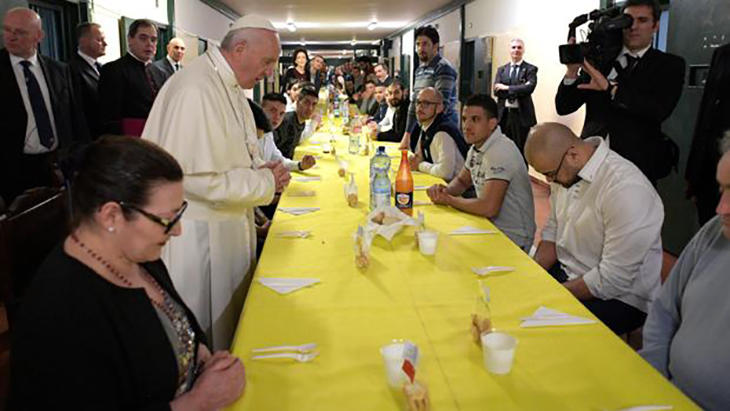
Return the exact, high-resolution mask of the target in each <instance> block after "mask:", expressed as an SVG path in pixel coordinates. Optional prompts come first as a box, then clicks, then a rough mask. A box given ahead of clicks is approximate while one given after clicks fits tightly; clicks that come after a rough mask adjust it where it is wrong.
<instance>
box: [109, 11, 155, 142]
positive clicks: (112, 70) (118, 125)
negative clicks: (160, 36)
mask: <svg viewBox="0 0 730 411" xmlns="http://www.w3.org/2000/svg"><path fill="white" fill-rule="evenodd" d="M127 48H128V52H127V53H126V54H125V55H124V56H122V57H120V58H119V59H117V60H114V61H112V62H110V63H107V64H105V65H104V66H103V67H102V68H101V76H100V78H99V98H100V100H101V104H100V113H101V122H102V128H103V130H104V132H106V133H110V134H123V135H130V136H137V137H139V136H140V135H141V134H142V130H143V129H144V124H145V122H146V121H147V116H148V115H149V113H150V110H151V109H152V103H153V102H154V101H155V97H156V96H157V92H158V91H159V90H160V88H162V84H163V83H164V82H165V80H166V79H167V74H165V73H164V72H162V71H161V70H160V69H159V68H157V67H156V66H155V65H154V64H152V58H154V56H155V52H156V51H157V26H156V25H155V23H153V22H151V21H149V20H144V19H142V20H135V21H134V22H132V25H131V26H129V33H128V34H127Z"/></svg>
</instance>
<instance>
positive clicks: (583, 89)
mask: <svg viewBox="0 0 730 411" xmlns="http://www.w3.org/2000/svg"><path fill="white" fill-rule="evenodd" d="M623 11H624V13H626V14H629V15H631V16H632V17H633V20H634V21H633V25H632V26H631V27H629V28H626V29H624V31H623V44H624V47H623V50H622V51H621V52H620V53H619V55H618V57H617V58H616V61H615V63H614V65H613V67H611V68H609V69H608V70H607V71H608V72H607V73H605V72H604V73H601V72H600V71H599V70H598V69H596V68H595V67H593V65H591V63H590V62H587V61H586V62H584V63H583V64H582V65H580V64H569V65H568V67H567V71H566V74H565V77H564V78H563V81H562V82H561V84H560V87H559V88H558V93H557V95H556V96H555V106H556V109H557V111H558V114H560V115H565V114H570V113H573V112H575V111H576V110H578V108H580V106H582V105H583V104H585V105H586V118H585V124H584V126H583V132H582V133H581V137H582V138H587V137H590V136H602V137H604V138H606V137H608V139H609V142H610V145H611V149H612V150H614V151H616V152H617V153H619V154H620V155H621V156H623V157H625V158H626V159H628V160H630V161H631V162H633V163H634V164H635V165H636V166H637V167H639V169H641V171H642V172H643V173H644V174H645V175H646V176H647V178H648V179H649V181H651V182H652V183H653V184H654V185H656V182H657V180H658V179H660V178H662V177H665V176H666V175H667V174H669V171H670V170H671V167H672V166H673V164H672V163H673V162H674V159H673V158H672V157H673V153H674V149H673V148H672V145H674V143H673V142H672V141H671V140H669V139H667V138H665V137H664V135H663V134H662V131H661V124H662V122H663V121H664V120H666V119H667V117H669V115H670V114H671V113H672V111H673V110H674V107H675V106H676V105H677V102H678V101H679V97H680V95H681V94H682V86H683V84H684V71H685V64H684V60H683V59H682V58H681V57H679V56H675V55H672V54H667V53H663V52H661V51H659V50H656V49H654V48H652V47H651V43H652V39H653V37H654V33H656V32H657V30H659V15H660V9H659V5H658V4H657V2H656V0H628V1H627V2H626V3H624V10H623ZM573 41H574V40H573ZM581 67H582V69H583V71H584V72H585V73H586V74H588V76H589V77H590V80H588V81H586V82H581V81H578V70H579V68H581ZM675 147H676V146H675Z"/></svg>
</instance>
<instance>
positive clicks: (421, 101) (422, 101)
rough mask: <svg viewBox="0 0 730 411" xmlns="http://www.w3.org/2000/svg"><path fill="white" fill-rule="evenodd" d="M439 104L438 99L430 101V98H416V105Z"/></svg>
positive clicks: (428, 105)
mask: <svg viewBox="0 0 730 411" xmlns="http://www.w3.org/2000/svg"><path fill="white" fill-rule="evenodd" d="M437 104H439V102H438V101H428V100H416V105H417V106H426V107H430V106H435V105H437Z"/></svg>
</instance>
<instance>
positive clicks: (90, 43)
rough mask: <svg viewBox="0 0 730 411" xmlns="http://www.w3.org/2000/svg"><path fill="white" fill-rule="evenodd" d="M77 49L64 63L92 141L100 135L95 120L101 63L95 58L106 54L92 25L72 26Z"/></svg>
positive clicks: (100, 35)
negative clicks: (73, 85)
mask: <svg viewBox="0 0 730 411" xmlns="http://www.w3.org/2000/svg"><path fill="white" fill-rule="evenodd" d="M76 39H77V41H78V44H79V48H78V50H77V51H76V54H74V55H72V56H71V59H70V60H69V62H68V65H69V67H70V68H71V74H73V79H74V82H75V84H76V87H77V90H78V92H79V100H81V101H82V102H83V103H84V115H85V117H86V122H87V123H88V125H89V134H90V135H91V137H92V138H93V139H96V138H97V137H99V135H101V132H102V131H101V121H100V119H99V72H100V71H101V64H100V63H99V62H98V61H97V59H98V58H99V57H101V56H103V55H104V54H106V41H105V38H104V32H103V31H102V30H101V27H100V26H99V25H98V24H96V23H90V22H85V23H81V24H79V25H78V27H76Z"/></svg>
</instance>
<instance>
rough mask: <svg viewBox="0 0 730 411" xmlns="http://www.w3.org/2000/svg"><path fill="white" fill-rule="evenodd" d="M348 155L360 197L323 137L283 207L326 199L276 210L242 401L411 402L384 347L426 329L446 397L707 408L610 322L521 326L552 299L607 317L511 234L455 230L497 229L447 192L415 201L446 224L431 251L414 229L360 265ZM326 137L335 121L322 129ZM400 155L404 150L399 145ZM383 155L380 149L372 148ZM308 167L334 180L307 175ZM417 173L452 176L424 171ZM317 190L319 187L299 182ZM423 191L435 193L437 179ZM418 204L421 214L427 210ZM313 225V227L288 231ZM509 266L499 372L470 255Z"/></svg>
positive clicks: (380, 245) (243, 333)
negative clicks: (298, 353)
mask: <svg viewBox="0 0 730 411" xmlns="http://www.w3.org/2000/svg"><path fill="white" fill-rule="evenodd" d="M337 139H338V144H337V146H336V149H337V153H338V155H339V156H340V157H341V158H343V159H345V160H347V161H348V163H349V170H350V171H354V172H355V176H356V181H357V185H358V188H359V193H358V194H359V203H358V205H357V207H355V208H351V207H348V206H347V204H346V201H345V197H344V194H343V185H344V183H345V179H343V178H341V177H339V176H338V174H337V169H338V168H339V165H338V164H337V162H336V160H335V158H334V157H333V156H332V155H331V154H324V153H323V152H322V151H323V149H322V145H321V144H309V145H304V146H300V147H298V149H297V155H298V156H301V155H303V154H306V153H311V154H316V155H317V156H318V157H319V159H318V160H317V167H316V168H315V169H312V170H308V172H306V173H302V174H294V175H293V179H292V183H291V184H290V186H289V188H288V189H287V191H286V192H285V193H284V194H283V196H282V198H281V201H280V203H279V207H320V210H319V211H317V212H314V213H310V214H305V215H300V216H293V215H289V214H284V213H282V212H281V211H277V213H276V215H275V217H274V220H273V224H272V226H271V229H270V232H269V236H268V239H267V240H266V243H265V246H264V249H263V253H262V255H261V258H260V261H259V263H258V267H257V269H256V272H255V275H254V280H253V283H252V285H251V288H250V290H249V293H248V296H247V300H246V303H245V307H244V310H243V312H242V314H241V317H240V321H239V324H238V328H237V332H236V336H235V339H234V342H233V345H232V351H233V353H234V354H235V355H237V356H238V357H239V358H241V359H242V360H243V361H244V363H245V365H246V373H247V386H246V390H245V393H244V395H243V397H242V398H241V399H239V400H238V402H236V403H235V404H234V405H233V406H232V407H231V408H230V409H232V410H343V409H346V410H398V409H403V408H404V404H403V399H402V397H401V396H400V395H399V394H396V393H394V392H393V391H391V390H390V389H389V388H388V386H387V384H386V378H385V371H384V366H383V362H382V359H381V355H380V352H379V349H380V347H382V346H383V345H386V344H388V343H389V342H391V341H392V340H394V339H406V340H410V341H412V342H414V343H415V344H416V345H417V346H418V348H419V350H420V353H421V359H420V364H419V367H418V371H417V375H416V379H418V380H419V381H423V382H425V384H426V385H427V387H428V390H429V395H430V400H431V404H432V408H433V409H434V410H485V409H496V410H512V409H523V410H615V409H620V408H624V407H630V406H638V405H647V404H660V405H671V406H673V407H674V409H675V410H684V409H697V407H696V406H695V405H694V404H693V403H692V402H691V400H689V399H688V398H687V397H685V396H684V395H683V394H682V393H681V392H680V391H679V390H678V389H677V388H675V387H674V386H673V385H672V384H671V383H669V382H668V381H667V380H665V379H664V378H663V377H662V376H661V375H660V374H659V373H657V372H656V371H655V370H654V369H653V368H652V367H651V366H650V365H649V364H648V363H646V362H644V361H643V360H642V359H641V358H640V357H639V356H638V355H637V354H636V353H635V352H634V351H633V350H632V349H631V348H630V347H629V346H628V345H626V344H625V343H624V342H623V341H621V340H620V339H619V338H618V337H616V336H615V335H614V334H613V333H611V331H610V330H609V329H608V328H606V327H605V326H604V325H603V324H601V323H600V322H598V323H596V324H590V325H578V326H562V327H544V328H520V318H522V317H525V316H529V315H531V314H532V313H533V312H534V311H535V310H536V309H537V308H538V307H540V306H545V307H549V308H554V309H557V310H560V311H563V312H566V313H570V314H574V315H579V316H584V317H590V318H595V317H593V315H592V314H591V313H590V312H589V311H588V310H587V309H585V308H584V307H583V305H581V304H580V302H578V301H577V300H576V299H575V298H573V296H572V295H571V294H570V293H569V292H568V291H566V289H565V288H564V287H563V286H561V285H560V284H558V283H557V282H556V281H555V280H554V279H552V277H551V276H550V275H548V274H547V273H546V272H545V271H544V270H543V269H542V268H541V267H540V266H539V265H537V264H536V263H535V262H534V261H533V260H532V259H530V258H529V257H528V256H527V255H526V254H525V253H524V252H522V251H521V250H520V249H519V248H518V247H517V246H515V245H514V244H513V243H511V242H510V241H509V240H508V239H507V237H506V236H504V235H503V234H501V233H499V234H490V235H472V236H450V235H448V234H447V233H449V232H450V231H452V230H454V229H456V228H459V227H462V226H466V225H469V226H473V227H478V228H485V229H495V230H496V228H495V227H494V226H493V225H492V224H491V223H490V222H489V221H488V220H487V219H484V218H479V217H476V216H472V215H469V214H466V213H462V212H459V211H457V210H454V209H451V208H448V207H442V206H434V205H423V206H416V207H415V208H414V210H415V212H418V211H421V212H423V213H424V215H425V221H426V227H427V228H429V229H432V230H436V231H438V232H439V239H438V250H437V253H436V255H435V256H432V257H426V256H423V255H421V254H420V253H419V252H418V250H417V248H416V247H415V242H414V235H413V230H414V229H413V228H411V227H409V228H407V229H405V230H404V231H403V232H401V233H400V234H399V235H397V236H396V237H395V238H394V239H393V241H392V242H390V243H389V242H387V241H385V240H384V239H382V238H380V237H378V238H376V239H375V241H374V242H373V247H372V250H371V255H370V266H369V267H368V268H367V269H366V270H359V269H358V268H356V266H355V261H354V253H353V233H354V232H355V231H356V229H357V226H358V225H359V224H364V223H365V220H366V215H367V214H368V211H369V209H368V199H369V197H368V158H367V157H365V156H359V155H354V156H353V155H348V154H347V140H346V138H345V137H344V136H338V137H337ZM312 140H313V141H314V142H315V143H316V142H317V140H318V141H319V142H321V143H325V142H327V141H328V140H329V136H328V135H326V134H319V135H315V136H314V137H313V139H312ZM388 151H389V154H390V155H391V157H392V162H393V168H396V167H397V166H398V164H399V153H398V152H397V150H396V147H395V146H394V145H389V146H388ZM371 155H372V153H371ZM302 175H309V176H320V177H321V181H306V182H304V181H297V178H298V177H301V176H302ZM414 179H415V184H416V186H419V185H431V184H434V183H437V182H439V181H438V179H436V178H434V177H431V176H429V175H425V174H421V173H414ZM305 190H313V191H315V192H316V195H315V196H314V197H295V196H292V195H291V194H292V193H294V194H296V193H297V192H301V191H305ZM415 199H416V200H421V201H427V200H428V197H427V196H426V193H425V192H424V191H416V193H415ZM414 214H415V213H414ZM292 230H310V231H311V233H312V235H311V236H310V237H309V238H306V239H291V238H280V237H277V235H276V234H277V233H279V232H283V231H292ZM486 265H507V266H513V267H515V271H514V272H511V273H507V274H500V275H494V276H491V277H488V278H487V279H486V280H483V281H484V282H485V283H486V284H487V285H488V286H489V287H490V289H491V304H490V307H491V313H492V318H493V322H494V326H495V327H496V328H497V329H498V330H500V331H504V332H507V333H509V334H511V335H513V336H515V337H516V338H517V339H518V341H519V342H518V347H517V351H516V356H515V362H514V367H513V369H512V372H511V373H510V374H508V375H504V376H496V375H492V374H490V373H488V372H487V370H486V369H485V368H484V365H483V360H482V351H481V348H480V347H479V346H477V345H476V344H475V343H474V342H473V341H472V338H471V333H470V314H471V313H472V312H473V309H474V307H475V301H476V298H477V297H478V296H479V295H480V294H479V291H478V280H477V276H476V275H475V274H473V273H472V272H471V269H470V268H471V267H474V266H486ZM259 277H307V278H310V277H314V278H319V279H320V280H321V283H320V284H317V285H315V286H312V287H309V288H305V289H302V290H299V291H296V292H294V293H291V294H287V295H279V294H277V293H275V292H274V291H272V290H271V289H269V288H267V287H264V286H263V285H261V284H259V283H258V282H257V278H259ZM309 342H315V343H317V344H318V350H319V353H320V354H319V356H318V357H317V358H316V359H314V360H313V361H311V362H307V363H298V362H294V361H290V360H289V361H287V360H275V361H271V360H267V361H254V360H251V357H252V355H253V354H252V353H251V350H252V349H253V348H258V347H266V346H272V345H282V344H303V343H309Z"/></svg>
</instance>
